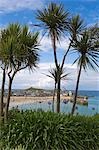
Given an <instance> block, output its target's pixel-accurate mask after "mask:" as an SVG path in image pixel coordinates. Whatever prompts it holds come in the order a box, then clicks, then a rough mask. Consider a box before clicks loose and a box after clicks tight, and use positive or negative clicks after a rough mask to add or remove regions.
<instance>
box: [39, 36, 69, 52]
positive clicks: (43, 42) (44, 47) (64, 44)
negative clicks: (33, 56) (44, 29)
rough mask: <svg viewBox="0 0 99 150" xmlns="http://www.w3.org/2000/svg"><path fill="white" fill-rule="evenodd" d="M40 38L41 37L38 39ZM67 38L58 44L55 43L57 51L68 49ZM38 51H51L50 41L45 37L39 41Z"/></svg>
mask: <svg viewBox="0 0 99 150" xmlns="http://www.w3.org/2000/svg"><path fill="white" fill-rule="evenodd" d="M40 38H41V37H40ZM69 42H70V41H69V38H68V37H65V38H63V39H62V40H61V41H60V43H57V49H61V50H66V49H68V46H69ZM40 45H41V46H40V49H41V50H43V51H45V52H46V51H49V50H51V49H52V43H51V39H50V38H49V37H47V36H45V37H43V39H42V40H41V43H40Z"/></svg>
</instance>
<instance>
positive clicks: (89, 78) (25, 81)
mask: <svg viewBox="0 0 99 150" xmlns="http://www.w3.org/2000/svg"><path fill="white" fill-rule="evenodd" d="M53 67H54V63H40V64H39V68H38V69H36V70H35V71H34V72H33V73H32V72H29V71H28V70H27V69H26V70H22V71H20V72H19V73H17V75H16V76H15V79H14V82H13V87H12V88H14V89H20V88H22V89H26V88H29V87H31V86H32V87H38V88H53V87H54V81H53V80H52V79H51V78H49V77H47V76H46V75H44V74H48V70H49V69H51V68H53ZM65 67H66V73H71V74H70V76H69V77H68V78H69V79H71V80H68V81H62V83H61V86H62V88H64V89H75V86H76V80H77V73H78V72H77V66H76V64H75V65H74V66H72V65H71V64H66V65H65ZM0 79H2V72H1V70H0ZM0 84H1V82H0ZM0 86H1V85H0ZM7 87H8V78H7V81H6V88H7ZM79 88H80V89H82V90H86V89H89V90H93V89H94V90H98V89H99V76H98V73H95V72H93V71H90V72H88V73H84V72H82V74H81V79H80V84H79Z"/></svg>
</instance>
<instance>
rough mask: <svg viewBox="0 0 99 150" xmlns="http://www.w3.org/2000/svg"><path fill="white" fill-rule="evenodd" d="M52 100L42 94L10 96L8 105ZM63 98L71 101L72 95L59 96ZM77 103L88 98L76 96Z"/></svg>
mask: <svg viewBox="0 0 99 150" xmlns="http://www.w3.org/2000/svg"><path fill="white" fill-rule="evenodd" d="M52 100H53V96H44V97H40V96H38V97H37V96H36V97H34V96H27V97H26V96H11V99H10V107H14V106H17V105H22V104H29V103H35V102H48V101H52ZM63 100H68V101H70V102H73V96H61V101H63ZM55 101H56V97H55ZM4 102H6V98H5V100H4ZM77 104H81V105H87V104H88V100H87V99H86V100H85V99H84V97H78V98H77Z"/></svg>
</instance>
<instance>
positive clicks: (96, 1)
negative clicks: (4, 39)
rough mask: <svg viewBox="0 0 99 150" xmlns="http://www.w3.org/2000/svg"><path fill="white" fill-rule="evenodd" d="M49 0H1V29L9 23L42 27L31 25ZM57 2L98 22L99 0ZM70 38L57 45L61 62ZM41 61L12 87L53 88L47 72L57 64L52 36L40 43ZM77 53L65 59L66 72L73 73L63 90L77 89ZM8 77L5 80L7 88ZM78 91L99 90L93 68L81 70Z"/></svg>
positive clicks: (88, 22) (89, 22) (21, 74)
mask: <svg viewBox="0 0 99 150" xmlns="http://www.w3.org/2000/svg"><path fill="white" fill-rule="evenodd" d="M50 2H51V1H50V0H21V1H20V0H0V29H3V28H6V27H7V25H8V24H9V23H16V22H18V23H20V24H22V25H24V24H26V25H28V26H29V30H30V31H31V32H33V31H35V30H37V31H39V32H40V33H42V30H41V29H38V28H34V27H33V26H32V24H34V23H38V20H36V12H37V10H38V9H40V10H41V9H43V8H45V7H46V6H47V5H48V4H49V3H50ZM54 2H56V3H62V4H63V5H64V8H65V10H68V11H69V12H70V14H71V15H76V14H79V15H80V16H81V18H82V19H84V21H85V25H87V26H92V25H94V24H95V23H99V0H54ZM68 44H69V40H68V37H65V38H64V39H62V41H61V42H60V44H58V45H57V56H58V60H59V62H60V63H61V60H62V57H63V55H64V53H65V51H66V49H67V48H68ZM39 54H40V62H39V64H38V68H37V69H35V70H34V71H33V72H29V71H28V70H27V69H25V70H22V71H20V72H19V73H18V74H17V75H16V76H15V79H14V82H13V86H12V88H14V89H23V88H24V89H26V88H29V87H31V86H32V87H38V88H53V86H54V81H53V80H52V79H50V78H49V77H47V76H46V75H44V74H48V70H49V69H51V68H53V67H54V59H53V50H52V45H51V41H50V38H48V37H47V36H45V37H44V38H43V39H42V41H41V46H40V52H39ZM75 58H76V55H73V54H71V53H70V54H69V55H68V57H67V60H66V62H65V68H66V73H70V75H69V77H68V78H69V80H66V81H62V83H61V85H62V89H68V90H75V86H76V79H77V73H78V70H77V65H76V64H75V65H72V63H73V61H74V60H75ZM1 81H2V70H0V84H1ZM7 86H8V78H7V80H6V88H7ZM79 90H99V73H98V72H94V71H92V70H88V71H87V72H84V71H82V74H81V79H80V85H79Z"/></svg>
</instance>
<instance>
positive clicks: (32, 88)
mask: <svg viewBox="0 0 99 150" xmlns="http://www.w3.org/2000/svg"><path fill="white" fill-rule="evenodd" d="M37 90H38V91H51V90H46V89H40V88H35V87H30V88H28V89H26V91H37Z"/></svg>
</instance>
